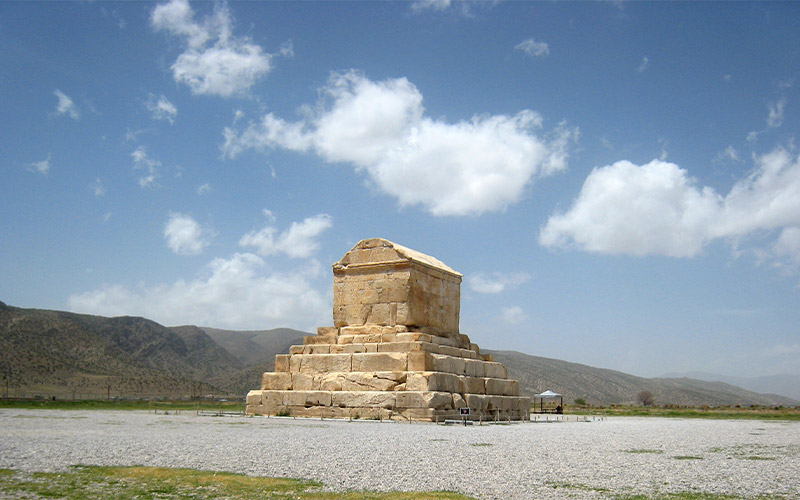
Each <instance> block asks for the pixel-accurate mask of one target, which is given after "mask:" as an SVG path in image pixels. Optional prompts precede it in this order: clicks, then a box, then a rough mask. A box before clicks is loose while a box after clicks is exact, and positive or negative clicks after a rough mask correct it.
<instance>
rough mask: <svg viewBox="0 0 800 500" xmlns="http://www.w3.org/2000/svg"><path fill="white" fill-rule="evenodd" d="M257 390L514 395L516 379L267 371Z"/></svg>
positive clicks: (402, 373)
mask: <svg viewBox="0 0 800 500" xmlns="http://www.w3.org/2000/svg"><path fill="white" fill-rule="evenodd" d="M261 390H281V391H288V390H323V391H444V392H453V393H459V394H486V395H498V396H518V395H519V382H517V381H516V380H509V379H497V378H489V377H468V376H464V375H455V374H452V373H443V372H433V371H426V372H408V371H378V372H330V373H320V374H308V373H299V372H295V373H289V372H267V373H264V375H263V376H262V381H261Z"/></svg>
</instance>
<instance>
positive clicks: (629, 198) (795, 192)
mask: <svg viewBox="0 0 800 500" xmlns="http://www.w3.org/2000/svg"><path fill="white" fill-rule="evenodd" d="M797 226H800V158H798V157H796V156H793V155H792V154H790V153H789V152H788V151H786V150H785V149H783V148H776V149H775V150H773V151H772V152H770V153H768V154H765V155H763V156H761V157H758V158H756V168H755V169H754V170H753V172H752V173H751V174H750V175H749V176H747V177H746V178H743V179H740V180H739V181H738V182H737V183H736V184H735V185H734V186H733V187H732V188H731V190H730V192H729V193H728V194H727V195H725V196H722V195H720V194H718V193H717V192H716V191H715V190H714V189H712V188H710V187H700V186H698V185H697V182H696V180H695V179H692V178H691V177H690V176H689V175H688V173H687V171H686V170H684V169H681V168H679V167H678V166H677V165H675V164H673V163H667V162H663V161H660V160H653V161H652V162H650V163H648V164H646V165H641V166H639V165H635V164H633V163H631V162H629V161H620V162H616V163H614V164H612V165H608V166H605V167H600V168H595V169H594V170H593V171H592V172H591V173H590V174H589V176H588V177H587V179H586V181H585V182H584V184H583V187H582V189H581V191H580V193H579V194H578V197H577V199H576V200H575V202H574V203H573V205H572V207H570V209H569V210H568V211H567V212H565V213H562V214H554V215H552V216H551V217H550V218H549V220H548V221H547V223H546V224H545V225H544V226H543V227H542V228H541V231H540V233H539V242H540V243H541V244H542V245H544V246H547V247H576V248H579V249H582V250H587V251H591V252H599V253H607V254H629V255H639V256H641V255H666V256H671V257H693V256H695V255H698V254H699V253H700V252H701V251H702V250H703V248H704V247H705V246H706V245H707V244H708V243H709V242H711V241H713V240H716V239H720V238H729V239H738V238H741V237H745V236H748V235H752V234H754V233H756V232H764V231H767V232H768V231H773V230H776V229H787V228H792V227H797ZM787 230H788V231H789V232H788V233H786V234H787V236H786V244H785V245H779V246H778V247H777V248H776V251H778V250H779V249H787V248H790V246H791V241H792V238H793V232H792V230H791V229H787ZM782 251H784V252H788V251H789V250H782Z"/></svg>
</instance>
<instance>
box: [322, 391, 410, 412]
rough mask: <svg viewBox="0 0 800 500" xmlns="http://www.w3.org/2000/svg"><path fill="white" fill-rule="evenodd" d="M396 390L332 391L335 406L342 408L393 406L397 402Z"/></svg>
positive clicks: (332, 400) (332, 401)
mask: <svg viewBox="0 0 800 500" xmlns="http://www.w3.org/2000/svg"><path fill="white" fill-rule="evenodd" d="M397 394H400V393H396V392H384V391H360V392H350V391H341V392H333V393H331V403H332V404H333V406H338V407H342V408H369V407H373V408H393V407H394V406H395V404H396V401H395V399H396V395H397Z"/></svg>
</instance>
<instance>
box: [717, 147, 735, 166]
mask: <svg viewBox="0 0 800 500" xmlns="http://www.w3.org/2000/svg"><path fill="white" fill-rule="evenodd" d="M714 161H716V162H722V161H732V162H737V163H738V162H740V161H742V160H741V158H739V152H738V151H736V148H734V147H733V146H728V147H727V148H725V151H722V152H721V153H718V154H717V157H716V158H714Z"/></svg>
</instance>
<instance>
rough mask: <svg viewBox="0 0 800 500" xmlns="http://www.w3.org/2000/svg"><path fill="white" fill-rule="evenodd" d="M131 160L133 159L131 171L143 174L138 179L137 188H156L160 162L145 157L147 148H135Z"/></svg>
mask: <svg viewBox="0 0 800 500" xmlns="http://www.w3.org/2000/svg"><path fill="white" fill-rule="evenodd" d="M131 158H133V169H134V170H137V171H138V170H141V171H143V172H144V173H143V175H142V176H141V177H139V186H141V187H143V188H147V187H156V179H157V178H158V169H159V167H160V166H161V162H160V161H158V160H153V159H152V158H150V157H149V156H147V148H145V147H144V146H139V147H138V148H136V149H135V150H134V151H133V153H131Z"/></svg>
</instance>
